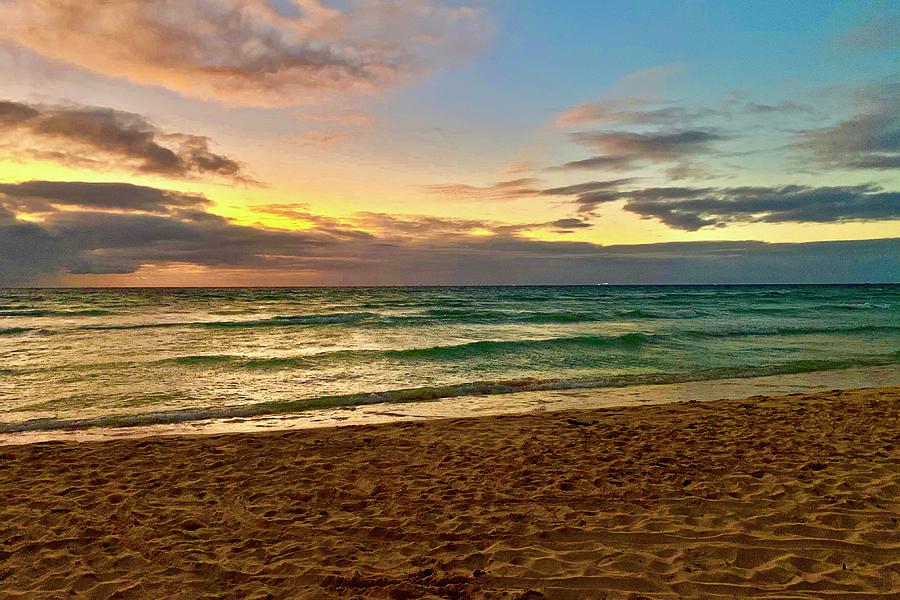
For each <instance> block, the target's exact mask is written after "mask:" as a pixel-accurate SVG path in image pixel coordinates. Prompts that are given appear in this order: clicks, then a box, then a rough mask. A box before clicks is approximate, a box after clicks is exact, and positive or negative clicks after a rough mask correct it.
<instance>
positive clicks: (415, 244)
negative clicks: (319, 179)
mask: <svg viewBox="0 0 900 600" xmlns="http://www.w3.org/2000/svg"><path fill="white" fill-rule="evenodd" d="M123 204H125V205H129V204H130V203H129V202H124V203H123ZM300 210H301V211H302V208H301V209H300ZM204 215H205V216H204ZM359 218H360V219H363V220H364V219H369V220H370V221H378V222H380V223H381V224H382V225H381V226H382V229H383V231H388V230H393V231H395V232H397V231H399V230H401V229H405V230H406V231H408V232H409V233H408V234H407V235H390V234H386V233H381V234H376V235H371V234H370V235H367V236H357V237H348V236H340V235H335V234H333V233H330V232H329V231H328V229H327V228H326V227H324V226H323V227H318V226H316V227H313V228H312V229H309V230H303V231H289V230H284V229H272V228H266V227H261V226H256V227H253V226H243V225H236V224H234V223H232V222H230V221H228V220H227V219H224V218H222V217H216V216H214V215H209V214H208V213H203V212H202V211H200V212H198V213H195V214H194V213H192V214H180V213H172V214H147V213H138V212H108V211H97V210H61V211H58V212H55V213H52V214H49V215H47V216H46V218H45V219H44V220H43V221H41V222H39V223H36V222H24V221H20V220H16V219H15V218H13V217H12V216H11V211H9V210H5V209H3V208H0V285H28V284H34V283H35V282H41V283H51V284H52V283H54V282H59V281H72V279H71V277H72V276H73V275H75V276H77V275H88V276H91V279H89V281H91V282H94V283H98V282H104V281H112V282H114V281H120V282H121V281H122V280H121V279H118V280H117V279H115V278H113V279H108V278H107V279H104V277H110V276H112V277H115V276H117V275H127V274H132V273H137V272H140V271H142V270H144V271H148V272H154V271H156V272H159V271H165V269H167V268H177V267H179V266H182V265H190V266H192V267H194V268H195V270H196V269H201V270H202V269H212V270H223V271H228V272H229V273H232V274H234V273H237V274H238V275H239V276H243V277H245V278H248V279H250V278H255V279H252V280H254V281H257V282H261V283H265V282H266V281H269V282H272V281H278V282H281V283H282V284H287V283H290V282H292V281H293V282H296V283H308V282H315V283H321V284H353V285H375V284H381V285H438V284H444V285H465V284H529V283H530V284H541V283H543V284H559V283H569V284H573V283H582V284H594V283H601V282H610V283H760V282H769V283H771V282H792V283H796V282H817V283H818V282H860V281H898V280H900V239H885V240H868V241H849V242H815V243H807V244H767V243H763V242H693V243H662V244H641V245H621V246H601V245H597V244H591V243H586V242H568V241H560V242H549V241H540V240H534V239H529V238H526V237H523V236H519V235H514V234H508V233H492V234H489V235H455V236H445V235H432V234H430V233H425V234H424V235H423V234H421V232H422V231H425V230H427V228H428V227H429V226H430V225H434V221H428V220H427V218H411V217H408V216H407V217H399V218H395V219H394V220H393V221H391V222H390V223H388V222H387V220H386V219H385V218H384V216H373V215H369V216H366V215H361V216H360V217H359ZM580 223H581V221H580V220H569V219H563V220H560V221H558V222H556V225H558V226H561V227H567V228H571V227H580V226H581V225H580ZM332 224H333V223H332ZM444 226H445V227H450V226H451V224H450V223H445V224H444ZM417 228H419V229H418V231H419V233H417ZM61 277H68V278H69V279H60V278H61ZM76 281H77V280H76ZM82 281H84V280H82ZM125 281H126V282H127V281H129V280H125ZM180 281H181V282H183V283H184V284H188V285H189V284H191V283H192V280H191V279H181V280H180ZM149 283H152V281H150V282H149Z"/></svg>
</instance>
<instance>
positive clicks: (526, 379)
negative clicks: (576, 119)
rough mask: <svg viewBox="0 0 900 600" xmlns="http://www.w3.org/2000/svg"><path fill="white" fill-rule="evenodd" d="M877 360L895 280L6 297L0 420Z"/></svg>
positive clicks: (892, 328) (585, 383) (84, 418)
mask: <svg viewBox="0 0 900 600" xmlns="http://www.w3.org/2000/svg"><path fill="white" fill-rule="evenodd" d="M874 365H898V368H900V285H871V286H685V287H674V286H665V287H662V286H660V287H654V286H635V287H631V286H590V287H496V288H490V287H479V288H292V289H259V288H255V289H128V290H86V289H82V290H13V289H10V290H0V431H12V430H16V429H19V428H36V429H39V428H52V427H58V426H61V425H71V424H73V423H71V422H72V421H80V424H81V425H88V424H98V423H103V422H123V423H130V422H135V423H137V422H150V421H153V420H158V421H166V420H186V419H192V418H203V417H210V416H233V415H252V414H261V413H273V412H285V411H293V410H301V409H303V408H309V407H315V406H334V405H342V404H361V403H369V402H383V401H392V400H402V401H416V400H430V399H434V398H437V397H446V396H459V395H468V394H473V393H477V394H498V395H497V396H496V401H497V402H503V396H502V395H499V394H502V393H504V392H510V391H517V390H527V389H562V388H574V387H604V386H620V385H628V384H632V383H657V382H658V383H665V382H676V381H690V380H700V379H717V378H725V377H750V376H755V375H771V374H778V373H796V372H804V371H816V370H826V369H840V368H847V367H854V366H874ZM135 415H143V416H142V417H135ZM147 415H152V417H148V416H147Z"/></svg>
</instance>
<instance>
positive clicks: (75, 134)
mask: <svg viewBox="0 0 900 600" xmlns="http://www.w3.org/2000/svg"><path fill="white" fill-rule="evenodd" d="M0 134H2V135H5V136H6V137H8V138H12V137H13V136H22V139H21V140H20V143H19V145H20V146H23V147H24V148H25V150H26V151H27V152H30V153H31V155H33V156H36V157H38V158H50V159H54V160H56V161H58V162H63V163H67V162H69V163H75V164H80V163H83V162H84V161H91V162H93V163H94V164H98V160H97V159H98V157H97V156H95V155H94V154H96V153H99V154H100V155H101V156H102V157H105V158H106V159H107V160H108V161H109V162H110V163H111V166H116V167H124V168H130V169H134V170H137V171H141V172H145V173H155V174H161V175H169V176H174V177H188V176H193V175H205V176H221V177H228V178H231V179H246V176H245V175H244V173H243V169H242V167H241V165H240V164H239V163H238V162H237V161H235V160H233V159H231V158H229V157H227V156H224V155H222V154H217V153H215V152H213V151H211V150H210V147H209V142H210V140H209V139H208V138H206V137H203V136H198V135H190V134H186V133H166V132H164V131H162V130H160V129H159V128H158V127H156V126H155V125H153V124H152V123H150V122H149V121H148V120H147V119H146V118H144V117H142V116H141V115H137V114H134V113H129V112H124V111H120V110H114V109H111V108H99V107H58V106H57V107H54V106H42V105H29V104H25V103H21V102H12V101H9V100H0ZM85 152H90V153H91V154H92V155H91V156H90V157H85V156H84V154H85Z"/></svg>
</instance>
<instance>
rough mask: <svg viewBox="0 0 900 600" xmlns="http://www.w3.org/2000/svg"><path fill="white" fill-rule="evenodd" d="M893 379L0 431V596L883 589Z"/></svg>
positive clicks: (895, 476) (888, 588) (875, 592)
mask: <svg viewBox="0 0 900 600" xmlns="http://www.w3.org/2000/svg"><path fill="white" fill-rule="evenodd" d="M898 442H900V387H884V388H868V389H856V390H846V391H840V390H833V391H822V392H816V393H810V394H792V395H789V396H783V397H769V396H754V397H750V398H746V399H742V400H722V401H713V402H696V401H694V402H690V401H689V402H680V403H675V404H662V405H654V406H629V407H618V408H605V409H598V410H589V411H585V410H578V411H573V410H569V411H559V412H556V411H534V412H532V413H530V414H523V415H507V416H496V415H495V416H485V417H474V418H460V419H443V420H428V421H419V422H415V421H414V422H400V423H389V424H380V425H361V426H355V427H343V428H320V429H305V430H298V431H281V432H270V433H253V434H247V433H243V434H228V435H206V436H188V435H183V436H170V437H153V438H141V439H120V440H113V441H108V442H102V443H101V442H88V443H75V442H50V443H40V444H29V445H19V446H2V447H0V465H2V468H0V507H2V508H0V511H2V512H0V516H2V522H3V527H2V529H0V559H2V560H0V597H3V598H41V599H44V598H72V597H78V598H82V597H83V598H356V597H365V598H542V597H547V598H611V599H612V598H632V599H639V598H654V599H655V598H697V597H701V598H734V597H769V598H845V597H846V598H887V597H896V596H897V595H898V594H900V524H898V519H900V501H898V498H900V443H898Z"/></svg>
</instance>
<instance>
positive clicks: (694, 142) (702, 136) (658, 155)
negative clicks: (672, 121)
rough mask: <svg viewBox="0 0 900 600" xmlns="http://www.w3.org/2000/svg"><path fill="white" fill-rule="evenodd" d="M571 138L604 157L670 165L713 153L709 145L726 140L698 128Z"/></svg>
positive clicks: (578, 133)
mask: <svg viewBox="0 0 900 600" xmlns="http://www.w3.org/2000/svg"><path fill="white" fill-rule="evenodd" d="M570 137H571V139H572V140H573V141H574V142H576V143H578V144H581V145H582V146H586V147H588V148H590V149H592V150H595V151H599V152H602V153H603V154H604V155H605V156H607V157H609V156H613V157H626V158H633V159H634V158H640V159H643V160H650V161H655V162H669V161H673V160H678V159H683V158H685V157H688V156H693V155H697V154H708V153H711V152H712V151H713V149H712V144H713V143H715V142H718V141H722V140H725V139H727V138H726V137H725V136H723V135H721V134H719V133H716V132H714V131H706V130H701V129H693V130H684V131H673V132H656V133H634V132H628V131H576V132H574V133H572V134H570Z"/></svg>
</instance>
